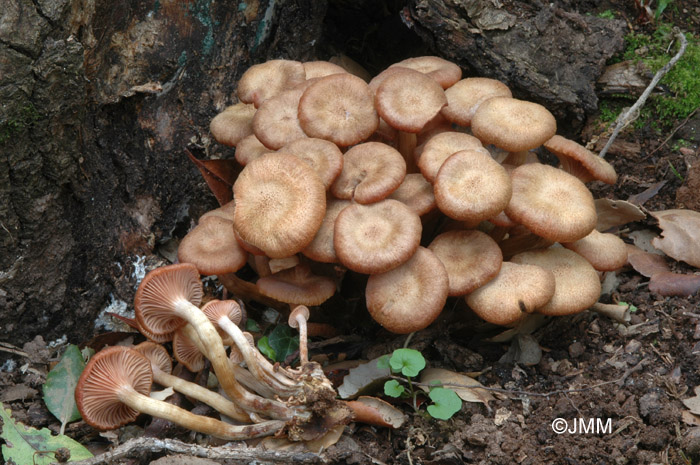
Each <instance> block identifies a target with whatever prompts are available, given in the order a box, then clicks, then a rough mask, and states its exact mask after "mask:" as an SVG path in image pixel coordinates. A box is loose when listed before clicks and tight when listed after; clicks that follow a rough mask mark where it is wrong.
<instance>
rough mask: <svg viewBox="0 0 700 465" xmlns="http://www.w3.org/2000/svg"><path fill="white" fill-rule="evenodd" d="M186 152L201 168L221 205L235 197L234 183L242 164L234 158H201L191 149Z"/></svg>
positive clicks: (200, 170) (203, 175)
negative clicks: (193, 153)
mask: <svg viewBox="0 0 700 465" xmlns="http://www.w3.org/2000/svg"><path fill="white" fill-rule="evenodd" d="M186 152H187V156H188V157H190V160H192V162H193V163H194V164H195V165H197V168H199V172H200V173H202V177H203V178H204V180H205V181H206V182H207V185H208V186H209V189H210V190H211V191H212V193H213V194H214V197H216V200H218V201H219V205H224V204H227V203H228V202H230V201H231V200H232V199H233V183H234V182H235V181H236V178H237V177H238V174H239V173H240V171H241V168H240V165H238V163H236V162H235V161H234V160H199V159H197V158H196V157H195V156H194V155H192V152H190V151H189V150H186Z"/></svg>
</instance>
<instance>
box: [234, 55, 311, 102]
mask: <svg viewBox="0 0 700 465" xmlns="http://www.w3.org/2000/svg"><path fill="white" fill-rule="evenodd" d="M305 80H306V73H305V72H304V66H303V65H302V64H301V63H300V62H298V61H293V60H270V61H266V62H265V63H260V64H257V65H253V66H251V67H250V68H248V69H247V70H246V72H245V73H243V76H241V79H240V80H239V81H238V98H239V99H240V100H241V102H245V103H252V104H254V105H255V108H260V105H262V103H263V102H264V101H265V100H267V99H269V98H271V97H274V96H275V95H277V94H279V93H280V92H283V91H285V90H288V89H291V88H293V87H295V86H297V85H299V84H301V83H302V82H304V81H305Z"/></svg>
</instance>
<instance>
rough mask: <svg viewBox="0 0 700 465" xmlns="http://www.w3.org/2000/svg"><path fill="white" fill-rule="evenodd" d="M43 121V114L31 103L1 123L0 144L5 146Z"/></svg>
mask: <svg viewBox="0 0 700 465" xmlns="http://www.w3.org/2000/svg"><path fill="white" fill-rule="evenodd" d="M39 119H41V114H40V113H39V111H38V110H37V109H36V107H35V106H34V105H32V104H31V103H27V104H26V105H25V106H23V107H21V108H19V109H18V110H17V111H16V112H15V114H14V115H12V114H10V115H9V116H8V117H7V118H6V119H3V120H2V121H0V144H5V142H7V141H8V140H9V139H10V138H11V137H13V136H15V135H17V134H19V133H20V132H21V131H24V130H26V129H28V128H30V127H31V126H32V125H33V124H34V123H35V122H36V121H38V120H39Z"/></svg>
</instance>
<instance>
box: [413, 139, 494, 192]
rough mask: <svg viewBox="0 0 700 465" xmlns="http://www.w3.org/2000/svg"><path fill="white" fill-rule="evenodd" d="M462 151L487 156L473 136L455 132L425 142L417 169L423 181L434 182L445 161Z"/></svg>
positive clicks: (486, 152)
mask: <svg viewBox="0 0 700 465" xmlns="http://www.w3.org/2000/svg"><path fill="white" fill-rule="evenodd" d="M462 150H476V151H483V152H484V154H487V155H488V151H487V150H486V149H485V148H484V146H483V145H482V144H481V141H480V140H479V139H477V138H476V137H474V136H470V135H469V134H464V133H463V132H455V131H447V132H441V133H439V134H436V135H435V136H433V137H431V138H430V139H428V140H427V141H426V143H425V145H424V146H423V150H422V151H421V153H420V158H419V159H418V168H420V172H421V173H422V174H423V176H425V179H427V180H428V181H430V182H435V177H436V176H437V174H438V171H440V167H441V166H442V164H443V163H444V162H445V160H447V159H448V158H449V157H450V155H452V154H453V153H456V152H460V151H462Z"/></svg>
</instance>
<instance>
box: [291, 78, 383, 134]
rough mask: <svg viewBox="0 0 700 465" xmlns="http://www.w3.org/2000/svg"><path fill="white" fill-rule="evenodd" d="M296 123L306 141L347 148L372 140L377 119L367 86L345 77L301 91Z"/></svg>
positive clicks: (358, 79) (329, 80) (320, 82)
mask: <svg viewBox="0 0 700 465" xmlns="http://www.w3.org/2000/svg"><path fill="white" fill-rule="evenodd" d="M299 122H300V124H301V127H302V129H303V130H304V132H305V133H306V134H307V135H308V136H309V137H317V138H319V139H325V140H329V141H331V142H333V143H334V144H337V145H339V146H341V147H346V146H348V145H354V144H357V143H358V142H360V141H362V140H364V139H366V138H368V137H369V136H371V135H372V133H373V132H374V131H375V130H376V129H377V126H378V125H379V117H378V116H377V111H376V110H375V109H374V96H373V95H372V91H371V90H370V89H369V86H368V85H367V83H366V82H365V81H363V80H362V79H360V78H358V77H357V76H353V75H352V74H348V73H344V74H332V75H330V76H326V77H323V78H321V79H319V80H318V81H316V82H314V83H313V84H311V85H310V86H309V87H308V88H307V89H306V90H305V91H304V94H303V95H302V97H301V100H300V101H299Z"/></svg>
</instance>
